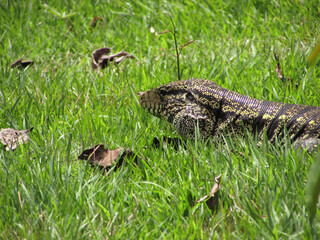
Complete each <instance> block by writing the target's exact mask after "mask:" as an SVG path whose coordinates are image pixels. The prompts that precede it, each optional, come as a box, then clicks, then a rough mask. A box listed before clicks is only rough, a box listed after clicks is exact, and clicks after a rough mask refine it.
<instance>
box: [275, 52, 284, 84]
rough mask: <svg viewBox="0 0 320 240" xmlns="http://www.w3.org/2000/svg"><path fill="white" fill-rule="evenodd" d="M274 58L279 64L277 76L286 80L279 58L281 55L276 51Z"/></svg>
mask: <svg viewBox="0 0 320 240" xmlns="http://www.w3.org/2000/svg"><path fill="white" fill-rule="evenodd" d="M274 58H275V59H276V61H277V65H276V73H277V77H278V78H280V79H281V80H284V76H283V73H282V70H281V66H280V59H279V56H278V55H277V54H276V53H274Z"/></svg>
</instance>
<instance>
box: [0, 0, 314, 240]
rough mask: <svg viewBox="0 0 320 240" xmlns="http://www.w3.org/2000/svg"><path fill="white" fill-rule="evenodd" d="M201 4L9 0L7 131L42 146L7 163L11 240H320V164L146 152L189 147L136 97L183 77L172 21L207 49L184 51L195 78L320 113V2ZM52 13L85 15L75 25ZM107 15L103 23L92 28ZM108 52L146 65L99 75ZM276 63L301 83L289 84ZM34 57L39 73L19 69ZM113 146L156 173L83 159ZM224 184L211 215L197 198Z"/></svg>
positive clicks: (2, 73)
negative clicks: (317, 180) (317, 176)
mask: <svg viewBox="0 0 320 240" xmlns="http://www.w3.org/2000/svg"><path fill="white" fill-rule="evenodd" d="M197 2H198V1H191V0H190V1H177V2H176V1H172V2H170V1H159V2H156V1H148V0H136V1H122V2H120V1H115V0H114V1H113V0H110V1H94V0H92V1H80V3H78V1H72V0H70V1H67V2H66V3H65V1H44V2H38V1H36V0H31V1H2V2H0V45H1V46H0V56H1V57H0V110H1V112H0V113H1V117H0V128H8V127H12V128H15V129H27V128H30V127H34V128H35V129H34V130H33V132H32V133H31V139H32V140H31V142H30V143H28V144H26V145H23V146H20V147H18V149H17V150H16V151H9V152H7V151H5V150H4V148H3V150H2V151H1V152H0V205H1V208H0V219H1V220H0V230H1V231H0V238H1V239H14V238H18V239H25V238H26V239H109V238H110V239H139V238H140V239H187V238H188V239H208V238H217V239H260V238H264V239H271V238H275V239H312V238H314V239H317V238H319V232H320V211H319V208H318V211H317V213H316V216H315V219H314V222H313V224H310V222H309V220H308V219H309V213H308V212H307V210H306V209H307V208H306V202H305V186H306V180H307V179H308V173H309V170H310V169H309V168H310V166H311V164H312V163H313V161H314V154H313V155H307V154H305V153H301V152H296V151H294V149H293V148H292V147H291V146H289V145H285V146H284V147H280V146H271V145H269V144H264V145H263V146H262V147H260V148H258V147H257V146H256V142H255V140H254V139H253V137H251V136H247V137H244V138H236V139H229V138H226V139H221V141H218V142H215V143H213V142H209V144H204V143H201V142H192V141H189V142H188V143H187V144H188V148H187V149H186V150H185V149H179V150H178V151H175V150H174V149H173V148H171V147H169V148H167V149H163V150H162V149H152V148H147V149H143V147H144V146H146V145H150V143H151V142H152V139H153V138H154V137H161V136H163V135H166V136H171V137H175V136H177V134H175V132H174V131H173V129H172V127H171V126H170V125H168V124H167V123H165V122H164V121H162V120H159V119H157V118H155V117H153V116H152V115H151V114H148V113H147V112H145V111H144V110H142V109H141V107H140V106H139V104H138V102H137V96H136V95H135V94H136V93H137V92H139V91H145V90H148V89H150V88H153V87H156V86H159V85H161V84H166V83H169V82H172V81H176V80H177V70H176V62H175V55H174V45H173V38H172V36H171V35H170V34H165V35H160V36H156V35H155V34H154V33H152V32H151V31H150V28H151V27H152V28H154V29H155V31H156V32H162V31H164V30H165V29H170V28H171V25H170V19H169V18H168V16H167V15H166V14H163V13H162V12H163V11H167V12H170V13H171V14H172V15H173V19H174V22H175V24H176V27H177V34H178V41H179V43H180V45H182V44H184V43H187V42H188V41H190V40H194V39H196V41H195V42H194V43H193V44H191V45H190V46H187V47H186V48H185V49H183V52H182V56H181V68H182V78H183V79H187V78H207V79H210V80H212V81H214V82H216V83H218V84H219V85H221V86H223V87H225V88H228V89H230V90H234V91H237V92H239V93H242V94H246V95H249V96H251V97H255V98H259V99H264V100H273V101H284V102H288V103H300V104H308V105H316V106H320V99H319V93H320V87H319V86H320V71H319V66H320V65H319V64H320V63H319V60H317V61H316V63H315V64H314V65H313V66H308V64H307V61H306V58H307V57H308V55H309V54H310V53H311V51H312V49H313V47H314V46H315V45H316V43H317V42H318V41H319V36H320V29H319V24H320V20H319V12H320V8H319V4H318V2H317V1H315V0H313V1H268V2H267V1H222V0H219V1H214V4H213V3H210V1H201V3H197ZM45 3H46V4H47V5H48V6H49V7H50V8H52V9H55V10H56V11H57V12H59V13H60V14H61V15H62V14H63V13H65V15H68V14H73V13H75V14H74V15H73V16H71V17H70V18H67V19H62V18H61V17H59V16H58V15H59V14H56V15H55V14H53V13H51V12H50V11H49V10H48V8H46V7H45V6H44V4H45ZM94 17H100V18H101V19H102V21H100V22H99V23H98V25H97V26H96V28H90V22H91V21H92V19H93V18H94ZM68 25H72V26H73V27H72V30H71V31H68ZM104 46H108V47H111V48H112V53H116V52H119V51H121V50H125V51H127V52H129V53H131V54H133V55H134V56H135V57H136V60H129V59H128V60H126V61H125V62H123V63H122V64H121V65H119V67H115V66H111V67H109V68H107V69H104V70H103V71H100V72H96V71H93V70H92V69H91V52H92V51H93V50H95V49H97V48H99V47H104ZM274 52H276V53H277V54H278V55H279V56H280V61H281V66H282V70H283V72H284V74H285V76H288V77H290V78H291V79H292V80H293V83H291V82H282V81H281V80H280V79H278V78H277V74H276V72H275V65H276V61H275V60H274V56H273V54H274ZM22 56H25V60H28V59H31V60H34V61H35V63H34V65H33V66H32V67H30V68H28V69H26V70H24V71H18V70H17V69H10V64H11V63H12V62H14V61H15V60H17V59H18V58H20V57H22ZM296 84H297V87H296ZM100 143H102V144H105V146H107V147H109V148H111V149H114V148H117V147H119V146H124V147H130V148H131V149H132V150H133V151H134V152H136V153H139V154H141V155H143V156H144V157H145V158H146V162H147V164H146V163H144V162H143V161H142V162H139V167H135V166H134V165H133V164H130V162H131V161H130V160H129V163H128V164H127V165H126V166H124V167H122V168H121V169H119V170H118V171H117V172H115V173H114V172H110V174H109V175H108V176H107V177H106V176H102V175H101V174H100V173H99V172H98V171H94V170H93V169H91V168H90V166H88V165H87V164H86V163H85V162H83V161H76V159H77V156H78V155H79V154H80V153H81V152H82V151H83V150H84V149H86V148H90V147H93V146H94V145H96V144H100ZM237 151H239V152H241V153H242V154H243V156H240V155H239V154H237V153H236V152H237ZM220 173H221V174H222V180H221V187H222V188H221V191H220V201H219V208H218V211H217V212H216V213H215V214H214V215H211V213H210V211H209V209H208V208H207V207H206V205H205V204H199V203H196V201H197V200H198V199H200V198H201V197H202V196H204V195H205V194H208V193H209V191H210V189H211V187H212V185H213V183H214V182H213V179H214V177H215V176H217V175H218V174H220ZM318 206H319V205H318Z"/></svg>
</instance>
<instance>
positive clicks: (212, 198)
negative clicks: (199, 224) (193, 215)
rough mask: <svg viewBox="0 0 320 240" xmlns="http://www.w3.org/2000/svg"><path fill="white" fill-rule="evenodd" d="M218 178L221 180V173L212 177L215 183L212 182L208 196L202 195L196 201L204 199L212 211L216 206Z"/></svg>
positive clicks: (218, 187)
mask: <svg viewBox="0 0 320 240" xmlns="http://www.w3.org/2000/svg"><path fill="white" fill-rule="evenodd" d="M220 180H221V174H220V175H219V176H217V177H215V178H214V181H215V183H214V185H213V187H212V188H211V191H210V194H209V196H208V195H205V196H204V197H202V198H200V199H199V200H198V201H197V202H198V203H199V202H203V201H206V204H207V205H208V208H209V209H211V211H212V212H214V211H216V210H217V207H218V198H219V190H220Z"/></svg>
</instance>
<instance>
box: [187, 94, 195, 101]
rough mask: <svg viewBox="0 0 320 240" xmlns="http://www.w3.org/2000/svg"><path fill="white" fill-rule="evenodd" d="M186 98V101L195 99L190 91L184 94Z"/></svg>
mask: <svg viewBox="0 0 320 240" xmlns="http://www.w3.org/2000/svg"><path fill="white" fill-rule="evenodd" d="M186 100H187V101H188V102H194V101H195V100H196V99H195V98H194V96H193V95H192V94H191V93H187V94H186Z"/></svg>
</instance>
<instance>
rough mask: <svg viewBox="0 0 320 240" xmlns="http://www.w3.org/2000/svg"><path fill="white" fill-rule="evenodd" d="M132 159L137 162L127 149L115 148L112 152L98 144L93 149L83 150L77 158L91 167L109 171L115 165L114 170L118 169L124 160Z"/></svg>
mask: <svg viewBox="0 0 320 240" xmlns="http://www.w3.org/2000/svg"><path fill="white" fill-rule="evenodd" d="M126 157H127V158H131V157H134V158H135V159H134V161H135V163H136V162H137V157H136V155H135V154H134V153H133V152H132V151H131V150H130V149H129V148H126V149H125V148H123V147H120V148H117V149H114V150H109V149H104V145H102V144H100V145H97V146H95V147H93V148H90V149H86V150H84V151H83V152H82V153H81V154H80V155H79V157H78V159H80V160H86V161H88V160H89V161H90V164H91V166H95V165H98V166H100V168H101V169H105V170H106V171H109V170H110V168H111V167H112V166H114V165H115V168H114V170H116V169H117V168H119V167H120V166H121V165H122V163H123V160H124V159H125V158H126Z"/></svg>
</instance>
